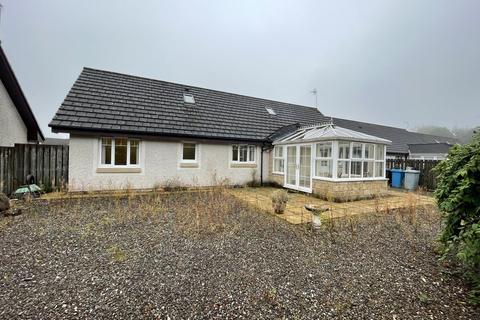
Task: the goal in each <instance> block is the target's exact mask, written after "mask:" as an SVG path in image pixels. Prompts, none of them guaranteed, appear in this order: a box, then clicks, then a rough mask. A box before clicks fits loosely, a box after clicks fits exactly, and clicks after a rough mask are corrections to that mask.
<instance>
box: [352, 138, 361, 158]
mask: <svg viewBox="0 0 480 320" xmlns="http://www.w3.org/2000/svg"><path fill="white" fill-rule="evenodd" d="M352 159H362V144H361V143H358V142H353V143H352Z"/></svg>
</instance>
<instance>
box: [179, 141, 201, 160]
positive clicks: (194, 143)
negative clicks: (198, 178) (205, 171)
mask: <svg viewBox="0 0 480 320" xmlns="http://www.w3.org/2000/svg"><path fill="white" fill-rule="evenodd" d="M185 144H193V145H195V159H193V160H192V159H183V151H184V150H183V149H184V146H185ZM199 150H200V146H199V144H198V143H196V142H193V141H183V142H182V143H181V145H180V162H181V163H198V152H199Z"/></svg>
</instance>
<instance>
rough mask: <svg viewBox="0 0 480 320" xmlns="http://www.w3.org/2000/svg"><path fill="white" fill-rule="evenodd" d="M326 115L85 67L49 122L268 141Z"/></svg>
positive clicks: (59, 126)
mask: <svg viewBox="0 0 480 320" xmlns="http://www.w3.org/2000/svg"><path fill="white" fill-rule="evenodd" d="M184 94H187V95H193V99H192V97H190V96H189V97H188V101H194V103H189V102H186V101H187V98H184ZM266 108H271V109H272V110H273V111H274V113H275V115H273V114H270V113H269V112H268V111H267V109H266ZM323 119H324V117H323V115H322V114H321V113H320V112H319V111H318V110H317V109H316V108H312V107H306V106H301V105H294V104H290V103H283V102H277V101H272V100H266V99H260V98H253V97H248V96H243V95H239V94H233V93H227V92H221V91H215V90H210V89H204V88H199V87H194V86H189V85H184V84H178V83H172V82H166V81H160V80H153V79H147V78H142V77H136V76H131V75H125V74H120V73H114V72H109V71H101V70H96V69H90V68H84V69H83V71H82V73H81V74H80V76H79V77H78V79H77V80H76V82H75V83H74V85H73V87H72V89H71V90H70V92H69V93H68V95H67V97H66V98H65V100H64V101H63V103H62V105H61V106H60V108H59V110H58V111H57V113H56V115H55V117H54V118H53V120H52V121H51V122H50V124H49V126H50V127H51V128H52V129H53V131H55V132H107V133H127V134H138V135H155V136H184V137H200V138H214V139H227V140H245V141H265V140H267V139H268V136H269V135H271V134H272V133H273V132H275V131H276V130H278V129H280V128H282V127H284V126H287V125H291V124H292V123H299V124H301V125H308V124H313V123H318V122H320V121H323Z"/></svg>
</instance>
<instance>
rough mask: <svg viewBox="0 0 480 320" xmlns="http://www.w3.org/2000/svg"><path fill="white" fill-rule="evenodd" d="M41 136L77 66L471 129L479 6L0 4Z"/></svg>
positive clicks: (351, 114) (479, 91)
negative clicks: (316, 91)
mask: <svg viewBox="0 0 480 320" xmlns="http://www.w3.org/2000/svg"><path fill="white" fill-rule="evenodd" d="M0 3H2V4H3V12H2V16H1V23H0V39H1V41H2V46H3V48H4V50H5V52H6V54H7V56H8V58H9V60H10V63H11V64H12V67H13V69H14V71H15V73H16V75H17V78H18V80H19V81H20V84H21V86H22V88H23V91H24V93H25V95H26V96H27V99H28V101H29V103H30V105H31V107H32V109H33V110H34V112H35V115H36V117H37V119H38V121H39V122H40V125H41V127H42V130H43V131H44V133H45V134H46V135H47V136H52V133H51V131H50V129H49V128H48V127H47V125H48V122H49V121H50V120H51V118H52V117H53V115H54V113H55V111H56V110H57V108H58V106H59V105H60V103H61V102H62V100H63V99H64V97H65V95H66V94H67V92H68V90H69V89H70V87H71V85H72V84H73V82H74V81H75V79H76V78H77V76H78V75H79V73H80V71H81V70H82V68H83V67H84V66H88V67H93V68H98V69H104V70H111V71H116V72H122V73H128V74H133V75H138V76H145V77H150V78H156V79H161V80H166V81H174V82H179V83H185V84H190V85H195V86H201V87H206V88H211V89H217V90H222V91H228V92H234V93H240V94H245V95H250V96H256V97H262V98H267V99H274V100H280V101H285V102H291V103H297V104H302V105H311V106H312V105H314V97H313V96H312V94H310V93H309V92H310V90H311V89H312V88H317V90H318V106H319V109H320V110H321V111H322V112H323V113H324V114H326V115H332V116H336V117H344V118H348V119H354V120H360V121H367V122H374V123H381V124H386V125H394V126H400V127H408V128H414V127H416V126H421V125H445V126H449V127H452V126H473V125H479V124H480V1H477V0H471V1H461V0H455V1H451V0H445V1H441V0H431V1H423V0H412V1H407V0H398V1H388V0H379V1H356V0H351V1H338V0H335V1H318V0H317V1H298V0H297V1H279V0H276V1H259V0H257V1H245V0H242V1H226V0H220V1H212V0H209V1H178V0H177V1H146V0H144V1H140V0H135V1H118V0H112V1H106V0H104V1H88V0H82V1H65V0H57V1H54V0H52V1H47V0H45V1H40V0H37V1H34V0H31V1H29V0H0Z"/></svg>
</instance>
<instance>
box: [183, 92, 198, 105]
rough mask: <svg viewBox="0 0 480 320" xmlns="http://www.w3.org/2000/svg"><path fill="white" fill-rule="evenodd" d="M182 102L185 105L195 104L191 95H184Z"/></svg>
mask: <svg viewBox="0 0 480 320" xmlns="http://www.w3.org/2000/svg"><path fill="white" fill-rule="evenodd" d="M183 101H185V102H186V103H195V98H194V97H193V94H190V93H184V94H183Z"/></svg>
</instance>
